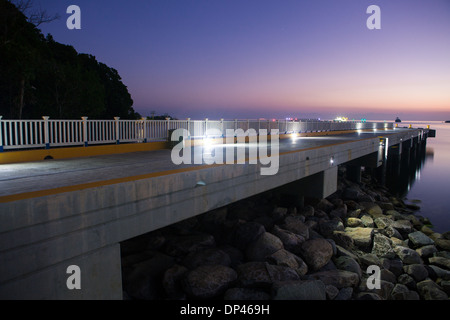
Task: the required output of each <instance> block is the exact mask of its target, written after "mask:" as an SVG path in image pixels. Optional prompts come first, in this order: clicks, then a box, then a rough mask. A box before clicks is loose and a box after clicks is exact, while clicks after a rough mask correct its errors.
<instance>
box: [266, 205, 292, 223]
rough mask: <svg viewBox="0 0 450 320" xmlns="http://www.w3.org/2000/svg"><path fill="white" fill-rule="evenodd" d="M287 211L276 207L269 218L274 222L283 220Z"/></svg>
mask: <svg viewBox="0 0 450 320" xmlns="http://www.w3.org/2000/svg"><path fill="white" fill-rule="evenodd" d="M287 212H288V209H287V208H283V207H276V208H275V209H273V211H272V213H271V214H270V217H271V218H272V219H273V220H274V221H278V220H281V219H283V218H284V217H285V216H286V215H287Z"/></svg>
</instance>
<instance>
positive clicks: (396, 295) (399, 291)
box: [391, 283, 420, 300]
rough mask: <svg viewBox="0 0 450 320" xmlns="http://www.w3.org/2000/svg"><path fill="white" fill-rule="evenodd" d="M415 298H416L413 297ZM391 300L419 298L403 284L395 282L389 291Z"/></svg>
mask: <svg viewBox="0 0 450 320" xmlns="http://www.w3.org/2000/svg"><path fill="white" fill-rule="evenodd" d="M415 298H417V299H415ZM391 299H392V300H419V299H420V298H419V295H417V296H414V295H413V294H411V290H409V289H408V287H407V286H405V285H403V284H399V283H397V284H396V285H395V286H394V288H393V289H392V291H391Z"/></svg>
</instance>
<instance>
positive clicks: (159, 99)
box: [34, 0, 450, 121]
mask: <svg viewBox="0 0 450 320" xmlns="http://www.w3.org/2000/svg"><path fill="white" fill-rule="evenodd" d="M34 3H35V5H36V6H40V7H41V8H42V9H44V10H46V11H47V12H48V13H49V14H59V16H60V19H59V20H56V21H53V22H51V23H48V24H44V25H41V26H40V27H39V28H40V29H41V30H42V32H43V34H44V35H46V34H47V33H50V34H52V35H53V37H54V39H55V40H56V41H58V42H61V43H64V44H69V45H72V46H73V47H74V48H75V49H76V50H77V51H78V52H79V53H89V54H92V55H94V56H95V57H96V58H97V60H98V61H100V62H103V63H105V64H107V65H108V66H110V67H113V68H115V69H117V70H118V72H119V74H120V75H121V77H122V81H123V83H124V84H125V85H126V86H127V87H128V90H129V92H130V94H131V95H132V98H133V100H134V105H133V107H134V109H135V110H136V111H137V112H139V113H140V114H141V115H143V116H147V115H151V112H152V111H155V112H156V114H157V115H158V114H164V113H168V114H170V115H171V116H174V117H177V118H179V119H184V118H188V117H190V118H192V119H203V118H209V119H220V118H224V119H235V118H238V119H245V118H253V119H255V118H260V117H263V118H286V117H298V118H317V117H320V118H323V119H333V118H334V117H336V116H347V117H349V118H350V119H352V118H354V119H360V118H367V119H368V120H388V121H393V120H394V119H395V117H397V116H399V117H400V118H402V119H405V120H450V0H333V1H330V0H314V1H312V0H309V1H300V0H270V1H269V0H152V1H125V0H121V1H119V0H109V1H94V0H70V1H65V0H34ZM69 5H78V6H79V7H80V9H81V28H82V29H81V30H69V29H68V28H67V27H66V20H67V18H69V16H70V15H69V14H67V13H66V9H67V7H68V6H69ZM370 5H377V6H379V7H380V9H381V29H380V30H369V29H368V28H367V26H366V21H367V19H368V18H369V17H370V16H371V15H370V14H368V13H366V10H367V8H368V7H369V6H370Z"/></svg>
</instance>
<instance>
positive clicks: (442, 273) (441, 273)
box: [427, 265, 450, 280]
mask: <svg viewBox="0 0 450 320" xmlns="http://www.w3.org/2000/svg"><path fill="white" fill-rule="evenodd" d="M427 267H428V275H429V276H430V277H432V273H433V274H434V275H435V277H434V278H441V279H444V280H450V271H448V270H445V269H442V268H439V267H438V266H434V265H429V266H427Z"/></svg>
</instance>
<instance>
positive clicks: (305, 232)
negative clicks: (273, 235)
mask: <svg viewBox="0 0 450 320" xmlns="http://www.w3.org/2000/svg"><path fill="white" fill-rule="evenodd" d="M303 219H304V217H303V216H300V215H288V216H287V217H286V218H285V219H284V223H283V224H282V225H281V228H283V229H286V230H289V231H291V232H293V233H295V234H298V235H300V236H302V237H303V238H305V239H308V238H309V227H308V226H307V225H306V224H305V222H304V221H303Z"/></svg>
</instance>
